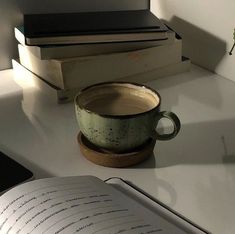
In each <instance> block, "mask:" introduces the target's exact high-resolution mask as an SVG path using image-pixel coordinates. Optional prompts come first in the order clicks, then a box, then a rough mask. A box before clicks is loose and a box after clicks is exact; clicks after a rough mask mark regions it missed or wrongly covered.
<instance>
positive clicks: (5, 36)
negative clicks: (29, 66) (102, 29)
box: [0, 0, 149, 70]
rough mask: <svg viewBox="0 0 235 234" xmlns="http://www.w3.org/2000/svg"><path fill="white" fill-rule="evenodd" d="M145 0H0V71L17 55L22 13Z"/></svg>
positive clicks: (140, 4) (124, 6) (142, 5)
mask: <svg viewBox="0 0 235 234" xmlns="http://www.w3.org/2000/svg"><path fill="white" fill-rule="evenodd" d="M148 7H149V1H148V0H132V1H130V0H114V1H113V0H112V1H110V0H66V1H63V0H50V1H44V2H43V4H42V2H41V1H36V0H31V1H24V0H1V1H0V55H1V56H0V70H3V69H6V68H10V67H11V59H12V58H18V56H17V43H16V41H15V39H14V27H15V26H19V25H22V21H23V14H31V13H34V14H35V13H37V14H38V13H55V12H78V11H102V10H106V11H107V10H134V9H147V8H148Z"/></svg>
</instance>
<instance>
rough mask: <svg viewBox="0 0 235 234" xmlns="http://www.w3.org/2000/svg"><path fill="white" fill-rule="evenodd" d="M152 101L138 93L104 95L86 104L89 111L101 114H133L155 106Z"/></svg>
mask: <svg viewBox="0 0 235 234" xmlns="http://www.w3.org/2000/svg"><path fill="white" fill-rule="evenodd" d="M154 107H155V105H153V103H152V102H149V101H148V100H147V99H145V98H143V97H138V96H136V95H115V94H113V95H112V94H110V95H103V96H101V97H98V98H97V99H95V100H92V101H91V102H88V103H87V104H86V105H85V108H86V109H87V110H89V111H92V112H95V113H97V114H101V115H132V114H139V113H143V112H146V111H149V110H151V109H152V108H154Z"/></svg>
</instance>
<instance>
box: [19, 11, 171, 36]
mask: <svg viewBox="0 0 235 234" xmlns="http://www.w3.org/2000/svg"><path fill="white" fill-rule="evenodd" d="M162 31H167V28H166V26H165V25H164V24H163V23H162V22H161V21H160V20H159V19H158V18H157V17H156V16H155V15H154V14H152V13H151V12H150V11H149V10H133V11H111V12H110V11H109V12H108V11H107V12H79V13H60V14H26V15H24V33H25V37H27V38H39V37H56V36H71V35H91V34H92V35H94V34H115V33H119V34H120V33H137V32H141V33H143V32H162Z"/></svg>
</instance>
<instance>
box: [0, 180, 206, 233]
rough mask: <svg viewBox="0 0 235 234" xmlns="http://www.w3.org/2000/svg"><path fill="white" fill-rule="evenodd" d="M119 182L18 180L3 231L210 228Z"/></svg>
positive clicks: (0, 201)
mask: <svg viewBox="0 0 235 234" xmlns="http://www.w3.org/2000/svg"><path fill="white" fill-rule="evenodd" d="M124 184H125V183H124ZM117 185H118V186H117ZM120 185H121V183H119V182H118V183H117V182H115V179H114V182H112V180H111V182H109V183H105V182H103V181H102V180H100V179H98V178H97V177H94V176H75V177H54V178H47V179H40V180H35V181H31V182H27V183H24V184H21V185H18V186H16V187H15V188H13V189H11V190H9V191H8V192H6V193H5V194H3V195H2V196H1V197H0V232H1V233H2V234H7V233H8V234H16V233H17V234H26V233H30V234H38V233H44V234H52V233H53V234H62V233H64V234H68V233H71V234H72V233H81V234H88V233H89V234H118V233H128V234H137V233H138V234H140V233H142V234H147V233H161V234H173V233H174V234H186V233H195V234H203V233H204V234H205V233H208V232H206V231H205V230H203V229H202V228H200V227H198V226H197V225H195V224H193V223H192V222H190V221H188V220H187V219H185V218H183V217H182V216H180V215H178V214H176V213H175V212H171V211H170V210H169V209H167V208H166V207H164V206H162V205H161V204H160V203H157V202H153V200H151V199H149V198H147V197H146V198H143V196H141V194H138V193H137V194H136V195H134V194H133V192H131V189H130V190H129V192H126V193H125V192H124V189H120ZM126 185H127V184H126ZM127 187H128V186H127ZM118 188H119V189H118ZM123 188H124V187H123ZM131 194H132V195H131Z"/></svg>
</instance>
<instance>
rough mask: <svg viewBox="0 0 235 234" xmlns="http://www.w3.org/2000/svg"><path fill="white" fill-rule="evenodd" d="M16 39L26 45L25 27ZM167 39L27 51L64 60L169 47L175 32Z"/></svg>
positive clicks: (18, 30) (38, 47) (16, 34)
mask: <svg viewBox="0 0 235 234" xmlns="http://www.w3.org/2000/svg"><path fill="white" fill-rule="evenodd" d="M14 32H15V38H16V39H17V41H18V42H19V43H21V44H22V45H24V46H26V45H25V36H24V27H23V26H19V27H15V29H14ZM167 35H168V37H167V39H162V40H149V41H132V42H113V43H112V42H110V43H90V44H74V45H71V44H70V45H44V46H43V45H42V46H26V48H27V50H28V51H29V52H31V53H32V54H33V55H35V56H36V57H38V58H39V59H41V60H48V59H62V58H72V57H80V56H90V55H98V54H110V53H117V52H127V51H133V50H138V49H139V50H140V49H145V48H149V47H153V46H159V45H168V44H171V43H173V42H174V39H175V32H173V31H171V30H169V31H167Z"/></svg>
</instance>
